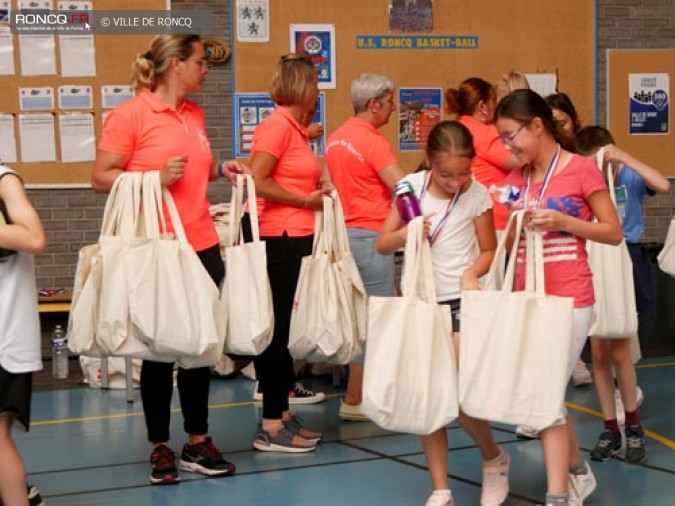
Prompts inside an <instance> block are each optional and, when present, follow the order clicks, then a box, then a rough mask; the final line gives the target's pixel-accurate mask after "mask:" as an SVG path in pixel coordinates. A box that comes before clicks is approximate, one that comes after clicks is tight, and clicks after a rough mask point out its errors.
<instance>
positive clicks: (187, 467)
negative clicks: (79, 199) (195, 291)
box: [92, 35, 246, 485]
mask: <svg viewBox="0 0 675 506" xmlns="http://www.w3.org/2000/svg"><path fill="white" fill-rule="evenodd" d="M132 69H133V74H132V83H133V85H134V87H135V88H136V91H137V95H136V97H135V98H133V99H132V100H129V101H127V102H125V103H123V104H121V105H120V106H119V107H117V108H115V109H114V110H113V111H112V112H111V113H110V114H109V115H108V118H107V119H106V121H105V123H104V125H103V133H102V135H101V142H100V144H99V151H98V155H97V158H96V164H95V166H94V170H93V173H92V187H93V189H94V191H97V192H108V191H110V189H111V188H112V186H113V183H114V181H115V179H117V177H118V176H119V175H120V174H122V173H123V172H124V171H148V170H158V171H159V174H160V180H161V182H162V184H163V185H166V186H167V187H168V189H169V192H171V196H172V197H173V200H174V201H175V203H176V207H177V208H178V214H179V215H180V218H181V221H182V223H183V227H184V228H185V234H186V236H187V240H188V242H189V243H190V245H191V246H192V247H193V248H194V250H195V251H196V252H197V256H198V257H199V259H200V260H201V262H202V264H203V265H204V268H205V269H206V270H207V271H208V273H209V275H210V276H211V278H212V279H213V282H214V283H215V284H216V285H220V283H221V281H222V280H223V277H224V275H225V269H224V266H223V261H222V258H221V257H220V249H219V240H218V234H217V233H216V229H215V227H214V225H213V220H212V219H211V216H210V214H209V202H208V199H207V197H206V190H207V185H208V182H209V181H210V180H212V179H216V178H218V177H227V178H228V179H230V180H232V179H234V175H235V173H239V172H242V171H244V170H246V169H245V167H244V166H243V165H240V164H238V163H237V162H234V161H228V162H220V163H215V162H214V161H213V156H212V154H211V146H210V145H209V141H208V139H207V137H206V125H205V120H204V112H203V111H202V109H201V107H199V106H198V105H197V104H195V103H194V102H191V101H189V100H187V99H186V98H185V97H186V95H187V94H189V93H196V92H199V91H201V89H202V86H203V84H204V79H205V78H206V75H207V74H208V72H209V69H208V66H207V62H206V60H205V59H204V45H203V44H202V41H201V40H200V38H199V36H198V35H158V36H157V37H155V38H154V39H153V40H152V42H151V43H150V48H149V50H148V51H147V52H145V53H142V54H140V55H138V56H137V57H136V60H135V61H134V63H133V66H132ZM173 369H174V364H173V363H164V362H154V361H152V360H144V361H143V366H142V368H141V398H142V400H143V411H144V415H145V423H146V427H147V430H148V439H149V441H150V442H151V443H152V452H151V455H150V462H151V465H152V473H151V475H150V481H151V483H153V484H159V485H164V484H174V483H178V482H179V481H180V477H179V475H178V470H177V469H176V464H175V456H176V455H175V453H174V451H173V450H172V449H171V448H170V447H169V424H170V420H171V397H172V394H173ZM209 382H210V371H209V368H208V367H199V368H195V369H183V368H179V369H178V394H179V396H180V401H181V411H182V413H183V418H184V425H183V427H184V429H185V432H186V433H187V434H188V440H187V443H186V444H185V445H184V446H183V450H182V452H181V455H180V463H179V465H180V468H181V470H184V471H189V472H198V473H202V474H205V475H208V476H225V475H230V474H233V473H234V471H235V466H234V464H232V463H230V462H228V461H226V460H225V459H224V458H223V455H222V453H221V452H220V451H219V450H218V449H217V448H216V447H215V446H214V444H213V441H212V440H211V438H210V437H209V436H208V435H207V434H208V400H209Z"/></svg>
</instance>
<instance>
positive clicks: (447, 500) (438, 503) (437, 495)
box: [426, 490, 455, 506]
mask: <svg viewBox="0 0 675 506" xmlns="http://www.w3.org/2000/svg"><path fill="white" fill-rule="evenodd" d="M453 504H455V502H454V501H453V500H452V492H450V491H449V490H448V491H447V492H446V491H445V490H443V491H438V490H436V491H434V493H433V494H431V495H430V496H429V499H427V502H426V506H453Z"/></svg>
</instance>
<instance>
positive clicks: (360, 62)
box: [234, 0, 595, 170]
mask: <svg viewBox="0 0 675 506" xmlns="http://www.w3.org/2000/svg"><path fill="white" fill-rule="evenodd" d="M388 8H389V0H369V1H368V2H363V0H340V1H339V2H337V1H334V0H319V1H316V2H306V1H305V0H284V2H283V8H282V7H281V6H280V5H278V4H277V3H276V2H270V14H269V15H270V41H269V42H267V43H251V42H238V41H236V40H235V41H234V55H235V61H234V71H235V91H236V92H240V93H254V92H267V91H268V87H269V82H270V79H271V77H272V73H273V70H274V65H275V63H276V61H277V59H278V58H279V56H280V55H281V54H283V53H286V52H288V50H289V25H291V24H298V23H301V24H320V23H329V24H334V25H335V43H336V60H337V62H336V68H337V87H336V89H334V90H331V89H326V90H322V91H324V92H325V94H326V131H327V133H328V134H330V132H332V131H334V130H335V129H336V128H337V127H338V126H339V125H340V124H341V123H343V122H344V121H345V120H346V119H347V118H348V117H349V116H350V115H352V114H353V111H352V108H351V103H350V99H349V87H350V83H351V81H352V80H353V79H354V78H355V77H356V76H357V75H358V74H360V73H361V72H376V73H380V74H384V75H387V76H388V77H390V78H391V79H392V80H393V81H394V84H395V86H396V87H397V88H400V87H419V88H438V87H441V88H443V89H446V88H448V87H457V86H458V85H459V83H460V82H461V81H463V80H464V79H466V78H468V77H474V76H475V77H481V78H483V79H486V80H488V81H490V82H496V81H497V79H498V78H499V77H500V76H501V75H502V74H504V73H506V72H507V71H509V70H512V69H516V70H520V71H522V72H526V73H538V72H556V70H557V71H558V73H559V76H560V77H559V86H558V87H559V90H560V91H565V92H567V93H568V94H569V95H570V96H571V97H572V99H573V100H574V102H575V105H576V106H577V108H578V110H579V112H580V115H581V118H582V121H583V122H585V123H588V122H591V121H592V120H593V116H594V110H593V107H594V87H593V83H594V77H595V67H594V58H595V56H594V55H595V11H594V2H588V1H587V0H568V1H565V2H562V1H556V2H542V1H540V0H521V1H519V2H504V1H503V0H483V1H481V2H466V1H462V0H442V1H439V0H436V1H434V2H433V29H432V31H431V32H427V33H424V34H419V33H400V32H397V33H391V32H389V19H388ZM234 18H235V23H236V18H237V13H236V12H235V16H234ZM552 20H554V22H553V21H552ZM570 27H574V29H573V31H572V30H570ZM236 28H237V27H236V26H235V30H234V33H236ZM572 33H573V34H574V35H572ZM361 35H366V36H369V35H376V36H387V35H397V36H411V37H415V36H417V35H424V36H448V35H455V36H475V37H477V38H478V47H477V48H474V49H471V48H463V49H358V48H357V36H361ZM381 132H382V133H383V134H384V135H386V136H387V138H388V139H389V141H390V143H391V145H392V146H393V147H394V150H395V153H396V154H397V156H398V157H399V160H400V162H401V163H402V165H403V166H404V167H405V168H406V169H407V170H413V169H414V168H415V167H416V166H417V164H418V163H419V162H420V160H421V159H422V153H421V152H405V153H402V152H400V151H398V120H397V117H396V114H394V115H392V117H391V120H390V122H389V124H388V125H386V126H385V127H383V128H382V129H381Z"/></svg>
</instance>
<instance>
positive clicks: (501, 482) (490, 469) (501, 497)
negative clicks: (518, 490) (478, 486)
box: [480, 448, 509, 506]
mask: <svg viewBox="0 0 675 506" xmlns="http://www.w3.org/2000/svg"><path fill="white" fill-rule="evenodd" d="M501 451H502V457H501V461H500V462H499V463H498V464H496V465H491V466H486V465H483V492H482V493H481V496H480V504H481V506H499V505H500V504H502V503H503V502H504V501H505V500H506V496H507V495H509V454H508V453H507V452H506V450H504V448H501Z"/></svg>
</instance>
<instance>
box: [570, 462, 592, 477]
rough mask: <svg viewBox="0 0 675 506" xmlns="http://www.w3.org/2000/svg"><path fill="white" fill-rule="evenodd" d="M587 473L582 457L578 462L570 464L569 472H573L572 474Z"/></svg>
mask: <svg viewBox="0 0 675 506" xmlns="http://www.w3.org/2000/svg"><path fill="white" fill-rule="evenodd" d="M587 473H588V469H587V468H586V462H584V460H583V459H582V460H581V462H579V463H578V464H575V465H573V466H570V474H573V475H574V476H579V475H582V474H587Z"/></svg>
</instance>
